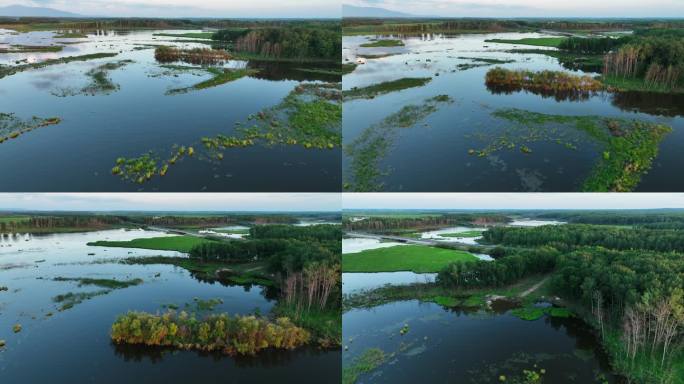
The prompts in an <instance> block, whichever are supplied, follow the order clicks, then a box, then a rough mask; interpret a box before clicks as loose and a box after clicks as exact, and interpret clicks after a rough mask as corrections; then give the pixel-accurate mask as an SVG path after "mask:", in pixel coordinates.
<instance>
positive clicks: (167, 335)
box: [111, 310, 310, 355]
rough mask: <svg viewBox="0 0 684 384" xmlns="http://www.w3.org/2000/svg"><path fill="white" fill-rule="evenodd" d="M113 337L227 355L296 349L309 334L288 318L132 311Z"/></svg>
mask: <svg viewBox="0 0 684 384" xmlns="http://www.w3.org/2000/svg"><path fill="white" fill-rule="evenodd" d="M111 338H112V340H113V341H114V342H115V343H118V344H138V345H148V346H165V347H174V348H178V349H196V350H201V351H218V352H222V353H224V354H227V355H255V354H256V353H257V352H259V351H261V350H263V349H266V348H275V349H289V350H291V349H295V348H297V347H300V346H302V345H305V344H307V343H308V342H309V340H310V334H309V332H308V331H306V330H305V329H303V328H300V327H298V326H296V325H294V324H293V323H292V322H291V321H290V319H288V318H287V317H281V318H277V319H275V320H272V321H271V320H268V319H265V318H261V317H256V316H239V315H236V316H229V315H227V314H219V315H209V316H206V317H205V318H203V319H197V318H196V317H195V315H194V314H192V315H190V314H188V313H186V312H180V313H176V312H175V311H173V310H172V311H168V312H166V313H165V314H163V315H153V314H149V313H144V312H129V313H127V314H125V315H122V316H119V318H118V319H116V321H115V322H114V324H113V325H112V331H111Z"/></svg>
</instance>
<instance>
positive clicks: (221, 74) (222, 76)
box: [166, 68, 259, 95]
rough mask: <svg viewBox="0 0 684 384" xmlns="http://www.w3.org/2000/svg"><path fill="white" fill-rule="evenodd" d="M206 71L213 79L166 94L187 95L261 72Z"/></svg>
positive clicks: (221, 69) (234, 70) (236, 70)
mask: <svg viewBox="0 0 684 384" xmlns="http://www.w3.org/2000/svg"><path fill="white" fill-rule="evenodd" d="M205 71H207V72H209V73H211V74H212V75H214V76H213V77H212V78H211V79H209V80H205V81H202V82H200V83H197V84H195V85H192V86H190V87H186V88H176V89H171V90H169V91H168V92H166V94H167V95H177V94H181V93H187V92H190V91H197V90H201V89H206V88H212V87H216V86H219V85H222V84H226V83H229V82H231V81H235V80H238V79H241V78H243V77H245V76H251V75H254V74H256V73H258V72H259V70H258V69H246V68H244V69H226V68H206V69H205Z"/></svg>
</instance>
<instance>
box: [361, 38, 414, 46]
mask: <svg viewBox="0 0 684 384" xmlns="http://www.w3.org/2000/svg"><path fill="white" fill-rule="evenodd" d="M403 46H404V42H403V41H401V40H389V39H384V40H375V41H372V42H370V43H363V44H361V45H360V47H362V48H380V47H403Z"/></svg>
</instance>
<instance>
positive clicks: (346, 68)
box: [342, 63, 358, 75]
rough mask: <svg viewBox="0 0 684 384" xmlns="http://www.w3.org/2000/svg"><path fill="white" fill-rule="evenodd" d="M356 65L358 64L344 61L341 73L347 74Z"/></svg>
mask: <svg viewBox="0 0 684 384" xmlns="http://www.w3.org/2000/svg"><path fill="white" fill-rule="evenodd" d="M357 66H358V65H357V64H354V63H345V64H342V74H343V75H348V74H350V73H352V72H354V70H355V69H356V67H357Z"/></svg>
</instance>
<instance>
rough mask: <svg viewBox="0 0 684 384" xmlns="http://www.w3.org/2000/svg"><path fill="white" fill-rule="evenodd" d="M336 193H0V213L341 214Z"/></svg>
mask: <svg viewBox="0 0 684 384" xmlns="http://www.w3.org/2000/svg"><path fill="white" fill-rule="evenodd" d="M340 208H341V197H340V195H339V194H336V193H47V194H45V193H0V210H7V209H10V210H12V209H17V210H18V209H22V210H24V209H28V210H36V211H119V210H123V211H129V210H130V211H138V210H145V211H289V212H307V211H338V212H339V211H340Z"/></svg>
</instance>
